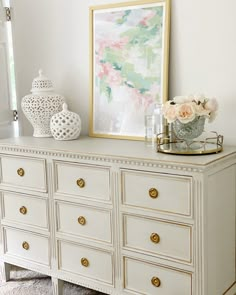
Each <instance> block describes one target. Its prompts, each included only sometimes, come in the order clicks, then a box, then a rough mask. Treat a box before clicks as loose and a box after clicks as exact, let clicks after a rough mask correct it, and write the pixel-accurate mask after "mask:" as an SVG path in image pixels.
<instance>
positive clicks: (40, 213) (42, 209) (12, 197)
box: [2, 192, 48, 229]
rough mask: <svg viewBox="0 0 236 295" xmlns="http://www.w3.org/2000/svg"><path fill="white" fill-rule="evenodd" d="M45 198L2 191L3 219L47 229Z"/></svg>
mask: <svg viewBox="0 0 236 295" xmlns="http://www.w3.org/2000/svg"><path fill="white" fill-rule="evenodd" d="M47 204H48V203H47V200H45V199H42V198H38V197H32V196H26V195H22V194H16V193H6V192H4V193H2V205H3V206H2V208H3V220H6V221H9V222H11V221H13V222H16V223H24V224H27V225H32V226H36V227H40V228H42V229H48V205H47Z"/></svg>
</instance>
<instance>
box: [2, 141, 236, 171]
mask: <svg viewBox="0 0 236 295" xmlns="http://www.w3.org/2000/svg"><path fill="white" fill-rule="evenodd" d="M22 149H24V150H23V152H25V153H29V152H35V151H37V150H39V151H44V152H45V153H46V154H47V152H51V153H59V154H60V153H61V154H67V153H74V154H81V155H87V156H94V157H95V156H98V157H101V156H102V157H103V156H104V157H111V158H120V159H121V160H123V159H129V160H139V161H140V160H144V161H153V162H165V163H167V164H168V163H170V164H172V165H173V164H176V165H178V164H179V165H181V164H182V165H183V164H184V165H194V166H195V165H197V166H205V165H208V164H211V163H213V162H215V161H218V160H220V159H223V158H226V157H229V156H230V155H233V154H234V156H235V157H236V147H234V146H225V147H224V149H223V151H222V152H220V153H217V154H211V155H194V156H190V155H172V154H163V153H157V152H156V150H155V148H152V147H147V146H146V145H145V143H144V142H143V141H132V140H118V139H104V138H92V137H86V136H82V137H80V138H79V139H77V140H73V141H57V140H54V139H53V138H35V137H30V136H29V137H16V138H8V139H2V140H0V152H2V153H6V152H12V151H14V152H22Z"/></svg>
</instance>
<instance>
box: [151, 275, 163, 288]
mask: <svg viewBox="0 0 236 295" xmlns="http://www.w3.org/2000/svg"><path fill="white" fill-rule="evenodd" d="M151 282H152V284H153V286H155V287H160V285H161V281H160V280H159V279H158V277H152V279H151Z"/></svg>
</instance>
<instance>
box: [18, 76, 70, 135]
mask: <svg viewBox="0 0 236 295" xmlns="http://www.w3.org/2000/svg"><path fill="white" fill-rule="evenodd" d="M31 92H32V94H29V95H26V96H25V97H23V98H22V101H21V108H22V110H23V112H24V114H25V116H26V118H27V119H28V120H29V122H30V123H31V125H32V126H33V128H34V133H33V136H34V137H52V133H51V130H50V120H51V117H52V116H53V115H54V114H56V113H58V112H60V111H61V110H62V104H63V103H64V102H65V99H64V97H63V96H61V95H59V94H56V93H54V92H53V85H52V81H51V80H49V79H48V78H47V77H45V76H43V74H42V70H39V76H38V77H37V78H35V79H34V80H33V82H32V89H31Z"/></svg>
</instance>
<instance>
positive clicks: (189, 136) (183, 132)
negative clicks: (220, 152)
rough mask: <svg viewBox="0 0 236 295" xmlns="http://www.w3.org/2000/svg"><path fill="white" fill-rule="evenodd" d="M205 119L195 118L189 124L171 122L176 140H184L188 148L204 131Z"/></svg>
mask: <svg viewBox="0 0 236 295" xmlns="http://www.w3.org/2000/svg"><path fill="white" fill-rule="evenodd" d="M205 119H206V118H205V117H204V116H199V117H196V118H195V119H194V120H193V121H191V122H189V123H181V122H180V121H179V120H176V121H174V122H173V131H174V133H175V135H176V137H177V138H178V139H181V140H184V141H185V143H186V145H187V146H188V147H189V146H190V145H191V143H192V142H193V139H194V138H196V137H198V136H200V135H201V134H202V132H203V131H204V125H205Z"/></svg>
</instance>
